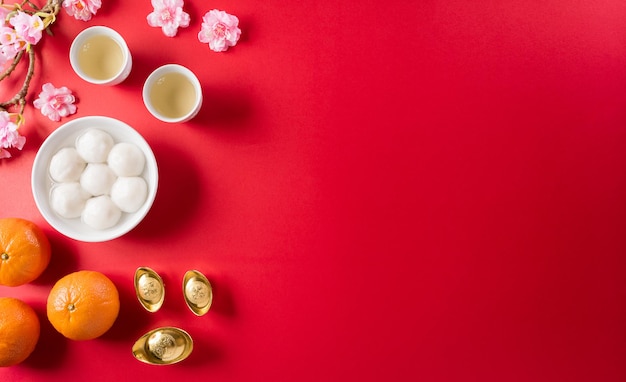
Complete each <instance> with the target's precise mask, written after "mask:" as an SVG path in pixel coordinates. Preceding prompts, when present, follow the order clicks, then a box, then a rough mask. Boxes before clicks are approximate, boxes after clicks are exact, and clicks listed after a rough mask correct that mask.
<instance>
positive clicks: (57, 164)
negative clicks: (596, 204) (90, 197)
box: [49, 147, 87, 182]
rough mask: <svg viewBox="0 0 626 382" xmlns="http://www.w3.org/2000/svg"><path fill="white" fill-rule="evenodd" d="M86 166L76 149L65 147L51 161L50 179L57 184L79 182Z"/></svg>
mask: <svg viewBox="0 0 626 382" xmlns="http://www.w3.org/2000/svg"><path fill="white" fill-rule="evenodd" d="M86 165H87V164H86V163H85V161H84V160H83V158H81V156H80V155H78V151H76V149H75V148H73V147H65V148H62V149H61V150H59V151H57V153H56V154H54V156H52V159H50V169H49V171H50V177H52V179H53V180H54V181H56V182H77V181H78V179H79V178H80V174H82V172H83V170H84V169H85V166H86Z"/></svg>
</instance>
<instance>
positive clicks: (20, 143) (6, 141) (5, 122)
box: [0, 111, 26, 159]
mask: <svg viewBox="0 0 626 382" xmlns="http://www.w3.org/2000/svg"><path fill="white" fill-rule="evenodd" d="M24 143H26V137H24V136H21V135H20V134H19V132H18V131H17V124H15V123H14V122H13V121H11V116H10V115H9V113H7V112H6V111H0V159H3V158H10V157H11V153H10V152H9V151H8V150H6V149H10V148H16V149H18V150H21V149H22V147H24Z"/></svg>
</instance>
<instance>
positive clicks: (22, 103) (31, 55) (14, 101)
mask: <svg viewBox="0 0 626 382" xmlns="http://www.w3.org/2000/svg"><path fill="white" fill-rule="evenodd" d="M0 5H4V1H1V2H0ZM12 6H13V7H15V9H17V10H20V11H22V12H25V13H27V14H29V15H37V16H39V17H43V21H42V22H43V23H44V29H45V30H46V32H47V33H48V34H51V31H50V26H51V25H52V24H54V22H55V21H56V16H57V15H58V13H59V11H60V10H61V0H48V1H47V2H46V4H45V5H44V6H43V7H42V8H41V9H40V8H39V7H37V5H35V4H34V3H32V2H31V1H30V0H24V1H23V2H22V3H21V4H13V5H12ZM26 6H28V7H29V8H31V10H26V9H25V7H26ZM24 51H27V52H28V61H29V62H28V69H27V72H26V75H25V77H24V82H23V83H22V87H21V88H20V90H19V91H18V92H17V93H16V94H15V95H14V96H13V97H12V98H11V99H9V100H7V101H5V102H1V103H0V110H1V111H8V109H9V108H11V107H13V106H17V107H19V111H18V116H19V117H20V118H18V119H21V116H22V114H23V113H24V109H25V108H26V97H27V95H28V89H29V87H30V81H31V80H32V78H33V75H34V74H35V49H34V47H33V45H30V46H28V48H27V49H25V50H20V51H19V52H17V54H16V55H15V57H14V58H13V60H12V61H11V64H10V65H9V67H8V68H7V69H6V70H5V71H4V72H3V73H2V75H0V81H2V80H4V79H6V78H7V77H9V76H10V75H11V74H12V73H13V72H14V71H15V69H16V68H17V66H18V64H19V63H20V61H21V60H22V58H23V56H24Z"/></svg>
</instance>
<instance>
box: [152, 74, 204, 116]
mask: <svg viewBox="0 0 626 382" xmlns="http://www.w3.org/2000/svg"><path fill="white" fill-rule="evenodd" d="M143 102H144V104H145V105H146V108H147V109H148V111H149V112H150V113H151V114H152V115H153V116H154V117H156V118H157V119H159V120H161V121H163V122H171V123H176V122H186V121H188V120H190V119H192V118H193V117H195V116H196V114H198V112H199V111H200V107H201V106H202V86H201V85H200V81H199V80H198V78H197V77H196V76H195V74H193V72H192V71H191V70H189V69H187V68H186V67H184V66H182V65H177V64H168V65H164V66H161V67H160V68H158V69H156V70H155V71H154V72H152V73H151V74H150V75H149V76H148V79H147V80H146V82H145V84H144V86H143Z"/></svg>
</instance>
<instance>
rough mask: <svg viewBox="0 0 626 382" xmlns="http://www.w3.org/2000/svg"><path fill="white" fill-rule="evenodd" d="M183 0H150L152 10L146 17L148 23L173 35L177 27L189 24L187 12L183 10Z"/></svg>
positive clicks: (170, 35)
mask: <svg viewBox="0 0 626 382" xmlns="http://www.w3.org/2000/svg"><path fill="white" fill-rule="evenodd" d="M183 5H184V1H183V0H152V6H153V7H154V11H152V13H150V14H149V15H148V17H147V19H148V25H150V26H151V27H161V30H162V31H163V34H165V35H166V36H167V37H174V36H176V33H178V28H179V27H180V28H186V27H188V26H189V20H190V17H189V14H188V13H187V12H185V11H183Z"/></svg>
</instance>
